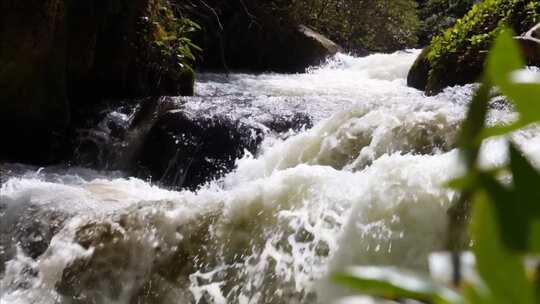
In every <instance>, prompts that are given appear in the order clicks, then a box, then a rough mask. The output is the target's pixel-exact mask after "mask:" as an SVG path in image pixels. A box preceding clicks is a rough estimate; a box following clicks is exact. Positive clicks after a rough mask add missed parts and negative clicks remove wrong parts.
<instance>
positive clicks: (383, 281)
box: [333, 266, 463, 304]
mask: <svg viewBox="0 0 540 304" xmlns="http://www.w3.org/2000/svg"><path fill="white" fill-rule="evenodd" d="M333 278H334V281H336V282H338V283H340V284H342V285H345V286H348V287H350V288H352V289H354V290H356V291H358V292H361V293H364V294H368V295H371V296H377V297H381V298H385V299H392V300H396V299H415V300H420V301H428V302H432V303H440V304H453V303H462V302H463V299H462V298H461V295H460V294H458V293H457V292H455V291H454V290H452V289H450V288H447V287H443V286H439V285H437V284H435V283H434V282H433V281H431V280H430V279H428V278H424V277H421V276H419V275H416V274H414V273H411V272H408V271H404V270H400V269H398V268H395V267H376V266H359V267H351V268H350V269H348V270H347V271H346V272H344V273H339V274H336V275H334V277H333Z"/></svg>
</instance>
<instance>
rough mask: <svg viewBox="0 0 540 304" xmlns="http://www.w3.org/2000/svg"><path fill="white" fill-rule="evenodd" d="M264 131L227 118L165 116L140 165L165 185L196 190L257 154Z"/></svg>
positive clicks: (176, 113) (151, 136)
mask: <svg viewBox="0 0 540 304" xmlns="http://www.w3.org/2000/svg"><path fill="white" fill-rule="evenodd" d="M262 138H263V131H262V130H261V129H258V128H256V127H254V126H248V125H245V124H243V123H242V122H238V121H234V120H231V119H230V118H227V117H226V116H209V117H204V116H203V117H202V116H200V115H194V114H191V113H189V112H184V111H181V110H173V111H169V112H167V113H165V114H164V115H162V116H161V117H159V119H158V120H157V122H156V123H155V125H154V126H153V127H152V129H151V130H150V132H149V134H148V137H147V138H146V140H145V142H144V148H143V151H142V154H141V158H140V160H139V164H138V165H139V166H141V167H143V168H145V169H146V170H147V172H146V174H149V175H151V176H152V178H153V179H154V180H156V181H159V182H160V183H162V184H165V185H169V186H174V187H178V188H189V189H195V188H197V187H198V186H200V185H202V184H204V183H205V182H207V181H209V180H211V179H213V178H216V177H219V176H220V175H223V174H224V173H226V172H228V171H230V170H231V169H232V168H234V164H235V161H236V159H238V158H239V157H241V156H243V155H244V152H245V151H246V150H247V151H250V152H251V153H255V151H256V150H257V147H258V145H259V144H260V142H261V141H262Z"/></svg>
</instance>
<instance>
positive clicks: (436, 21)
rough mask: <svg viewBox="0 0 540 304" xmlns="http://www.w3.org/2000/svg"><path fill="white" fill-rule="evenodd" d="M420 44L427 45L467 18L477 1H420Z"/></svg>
mask: <svg viewBox="0 0 540 304" xmlns="http://www.w3.org/2000/svg"><path fill="white" fill-rule="evenodd" d="M417 2H418V17H419V19H420V27H419V29H418V43H419V44H420V45H427V44H429V42H430V41H431V39H432V38H433V37H435V36H438V35H440V34H442V33H443V32H444V31H445V30H446V29H448V28H450V27H452V26H453V25H454V24H455V22H456V21H457V20H458V19H459V18H461V17H463V16H465V14H466V13H467V12H468V11H469V10H470V9H471V7H472V6H473V4H474V3H475V2H476V1H475V0H451V1H448V0H418V1H417Z"/></svg>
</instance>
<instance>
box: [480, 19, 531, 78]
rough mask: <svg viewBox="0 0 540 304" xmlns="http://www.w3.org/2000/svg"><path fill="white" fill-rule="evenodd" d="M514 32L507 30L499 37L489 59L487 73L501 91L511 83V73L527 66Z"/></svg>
mask: <svg viewBox="0 0 540 304" xmlns="http://www.w3.org/2000/svg"><path fill="white" fill-rule="evenodd" d="M520 54H521V52H520V50H519V46H518V45H517V43H516V42H515V41H514V35H513V33H512V30H510V29H505V30H503V31H502V32H501V34H500V35H499V36H498V37H497V39H496V40H495V42H494V45H493V47H492V48H491V50H490V52H489V55H488V58H487V68H486V73H487V76H488V77H489V79H490V81H491V82H492V83H493V84H494V85H496V86H499V87H500V88H501V89H503V87H505V86H506V85H507V84H508V83H509V81H510V73H512V72H514V71H516V70H519V69H521V68H523V67H524V66H525V62H524V61H523V59H522V58H521V55H520Z"/></svg>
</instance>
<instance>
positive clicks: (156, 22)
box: [143, 1, 201, 71]
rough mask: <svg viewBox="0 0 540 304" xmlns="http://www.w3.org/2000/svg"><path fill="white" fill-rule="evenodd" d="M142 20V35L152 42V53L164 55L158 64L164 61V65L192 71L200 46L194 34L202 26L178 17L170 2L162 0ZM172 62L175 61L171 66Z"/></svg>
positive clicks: (158, 55)
mask: <svg viewBox="0 0 540 304" xmlns="http://www.w3.org/2000/svg"><path fill="white" fill-rule="evenodd" d="M143 22H144V24H143V29H144V30H143V36H144V40H145V41H146V43H147V44H150V47H151V50H150V52H151V53H153V54H155V57H160V58H162V60H161V62H158V63H162V65H163V67H166V66H173V67H176V68H177V69H179V70H181V71H184V70H188V71H192V65H193V64H194V63H195V61H196V58H197V55H198V53H199V52H201V49H200V48H199V47H198V46H197V45H196V44H195V43H193V41H192V37H191V36H192V35H193V34H194V33H196V32H198V31H199V30H201V27H200V26H199V25H198V24H197V23H195V22H194V21H192V20H190V19H188V18H184V17H178V16H177V14H175V12H174V11H173V6H172V5H171V4H170V3H169V2H167V1H162V2H161V4H160V5H158V6H157V7H156V8H155V12H152V13H151V14H150V17H148V18H146V19H145V20H143ZM171 61H172V62H174V64H172V65H171V64H170V63H171ZM165 63H167V64H165Z"/></svg>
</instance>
